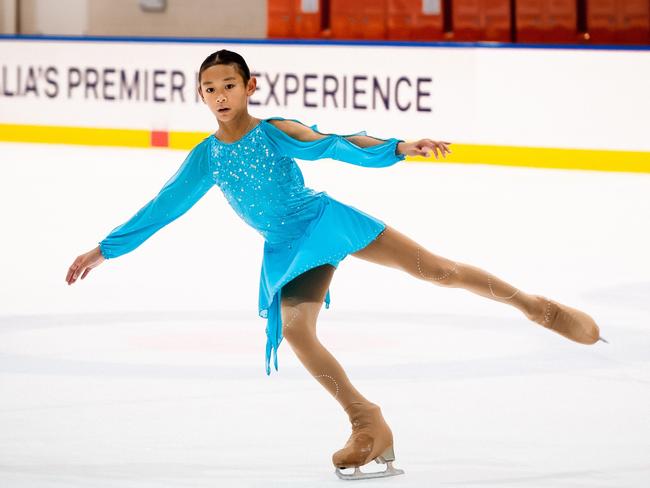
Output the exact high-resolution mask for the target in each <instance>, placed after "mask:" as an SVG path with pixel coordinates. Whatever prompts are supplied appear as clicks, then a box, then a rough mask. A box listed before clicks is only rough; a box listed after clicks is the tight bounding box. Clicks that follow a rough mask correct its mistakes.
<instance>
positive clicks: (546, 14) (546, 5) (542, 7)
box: [515, 0, 579, 43]
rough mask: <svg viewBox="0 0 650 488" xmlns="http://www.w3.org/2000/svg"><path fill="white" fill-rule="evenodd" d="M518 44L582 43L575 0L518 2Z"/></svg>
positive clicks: (516, 23)
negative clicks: (578, 29)
mask: <svg viewBox="0 0 650 488" xmlns="http://www.w3.org/2000/svg"><path fill="white" fill-rule="evenodd" d="M515 25H516V26H517V34H516V41H517V42H531V43H534V42H541V43H554V42H558V43H561V42H567V43H573V42H578V41H579V36H578V32H577V2H576V1H575V0H517V5H516V22H515Z"/></svg>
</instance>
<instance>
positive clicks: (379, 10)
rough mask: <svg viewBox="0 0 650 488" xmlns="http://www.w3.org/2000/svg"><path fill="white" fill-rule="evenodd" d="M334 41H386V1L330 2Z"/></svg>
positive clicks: (344, 0) (333, 0) (355, 0)
mask: <svg viewBox="0 0 650 488" xmlns="http://www.w3.org/2000/svg"><path fill="white" fill-rule="evenodd" d="M330 5H331V17H330V19H331V26H332V37H333V38H334V39H386V6H387V0H331V1H330Z"/></svg>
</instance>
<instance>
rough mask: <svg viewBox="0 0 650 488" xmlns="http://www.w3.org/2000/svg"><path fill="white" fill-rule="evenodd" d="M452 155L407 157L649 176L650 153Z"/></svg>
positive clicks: (466, 150) (495, 150) (455, 150)
mask: <svg viewBox="0 0 650 488" xmlns="http://www.w3.org/2000/svg"><path fill="white" fill-rule="evenodd" d="M449 148H450V149H451V151H452V152H451V154H447V155H446V157H445V158H444V159H443V158H440V159H436V158H435V157H434V156H429V157H428V158H423V157H419V156H407V158H406V160H407V161H410V162H426V163H430V162H434V163H459V164H493V165H499V166H521V167H526V168H554V169H582V170H593V171H623V172H633V173H650V152H644V151H610V150H603V149H561V148H548V147H517V146H486V145H477V144H452V145H451V146H449Z"/></svg>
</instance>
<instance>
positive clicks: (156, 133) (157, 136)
mask: <svg viewBox="0 0 650 488" xmlns="http://www.w3.org/2000/svg"><path fill="white" fill-rule="evenodd" d="M151 146H152V147H169V132H167V131H164V130H152V131H151Z"/></svg>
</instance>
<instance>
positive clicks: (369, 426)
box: [332, 402, 404, 480]
mask: <svg viewBox="0 0 650 488" xmlns="http://www.w3.org/2000/svg"><path fill="white" fill-rule="evenodd" d="M345 412H346V413H347V414H348V417H349V418H350V422H351V423H352V434H351V435H350V438H349V439H348V441H347V442H346V443H345V446H344V447H343V449H340V450H338V451H336V452H335V453H334V454H333V455H332V462H333V463H334V466H336V475H337V476H338V477H339V478H341V479H347V480H356V479H367V478H383V477H386V476H395V475H398V474H404V471H403V470H401V469H396V468H394V467H393V461H394V460H395V453H394V451H393V433H392V431H391V430H390V427H388V424H387V423H386V421H385V420H384V417H383V416H382V414H381V409H380V408H379V405H375V404H374V403H361V402H353V403H351V404H350V405H348V406H347V407H346V408H345ZM372 460H375V462H377V463H378V464H386V469H385V470H384V471H380V472H376V473H364V472H363V471H361V470H360V469H359V466H363V465H364V464H366V463H369V462H370V461H372ZM346 468H354V473H353V474H345V473H343V472H342V471H341V469H346Z"/></svg>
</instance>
